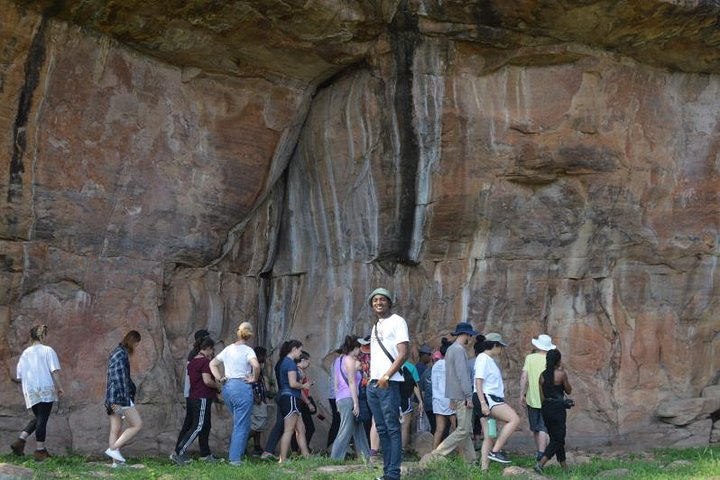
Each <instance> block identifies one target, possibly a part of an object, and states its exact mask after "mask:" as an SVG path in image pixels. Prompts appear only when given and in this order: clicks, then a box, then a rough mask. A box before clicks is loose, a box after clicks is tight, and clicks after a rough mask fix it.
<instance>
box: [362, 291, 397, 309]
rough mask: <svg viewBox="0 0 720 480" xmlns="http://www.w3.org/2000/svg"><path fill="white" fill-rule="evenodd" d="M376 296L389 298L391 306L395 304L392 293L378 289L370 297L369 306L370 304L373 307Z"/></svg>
mask: <svg viewBox="0 0 720 480" xmlns="http://www.w3.org/2000/svg"><path fill="white" fill-rule="evenodd" d="M375 295H382V296H383V297H385V298H387V299H388V300H389V301H390V305H392V304H393V298H392V293H390V292H389V291H388V290H387V289H385V288H376V289H375V290H373V291H372V293H371V294H370V296H369V297H368V304H370V306H371V307H372V299H373V297H374V296H375Z"/></svg>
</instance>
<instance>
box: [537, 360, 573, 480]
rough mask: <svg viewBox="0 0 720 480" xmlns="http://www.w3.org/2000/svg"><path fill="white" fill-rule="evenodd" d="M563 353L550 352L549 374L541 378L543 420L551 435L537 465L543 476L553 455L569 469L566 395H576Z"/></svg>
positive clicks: (564, 467)
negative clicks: (562, 359)
mask: <svg viewBox="0 0 720 480" xmlns="http://www.w3.org/2000/svg"><path fill="white" fill-rule="evenodd" d="M561 358H562V357H561V355H560V351H559V350H557V349H555V350H550V351H549V352H548V353H547V357H546V362H547V363H546V367H545V371H544V372H543V373H542V375H540V398H541V399H542V416H543V421H544V422H545V426H546V427H547V429H548V434H549V435H550V444H549V445H548V446H547V448H546V449H545V453H544V454H543V456H542V458H540V461H539V462H538V463H536V464H535V471H536V472H538V473H542V472H543V467H544V466H545V464H546V463H547V462H548V461H550V459H551V458H552V457H553V455H555V456H557V461H558V463H560V466H562V468H563V469H567V462H566V461H565V431H566V427H565V422H566V421H567V411H566V408H565V402H564V401H563V400H564V398H565V394H566V393H567V394H570V393H572V387H571V386H570V381H569V380H568V376H567V373H566V372H565V369H564V368H563V366H562V362H561Z"/></svg>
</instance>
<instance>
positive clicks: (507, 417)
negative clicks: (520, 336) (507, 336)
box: [475, 333, 520, 470]
mask: <svg viewBox="0 0 720 480" xmlns="http://www.w3.org/2000/svg"><path fill="white" fill-rule="evenodd" d="M506 346H507V343H505V341H504V340H503V338H502V336H501V335H500V334H499V333H488V334H487V335H485V342H483V344H482V346H481V348H482V350H483V351H482V352H481V353H480V354H479V355H478V356H477V359H476V360H475V392H476V393H477V396H478V399H479V401H480V409H481V412H482V414H483V416H485V417H489V418H494V419H495V420H500V421H501V422H505V426H504V427H503V428H502V430H501V431H500V434H499V435H498V438H497V440H494V439H492V438H491V437H490V435H489V434H488V432H484V433H485V435H484V439H483V443H482V450H481V451H482V459H481V466H480V468H481V469H482V470H487V469H488V466H489V461H490V460H492V461H495V462H499V463H510V459H509V458H508V457H507V455H506V454H505V453H504V452H503V451H502V447H503V446H504V445H505V443H506V442H507V440H508V438H510V435H512V433H513V432H514V431H515V429H516V428H517V427H518V425H519V424H520V417H518V415H517V413H515V410H513V408H512V407H511V406H510V405H508V404H507V403H505V385H504V383H503V379H502V374H501V373H500V368H499V367H498V365H497V362H496V358H497V357H498V355H500V352H502V349H503V348H505V347H506ZM483 426H485V425H483Z"/></svg>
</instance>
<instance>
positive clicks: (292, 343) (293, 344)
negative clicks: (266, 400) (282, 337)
mask: <svg viewBox="0 0 720 480" xmlns="http://www.w3.org/2000/svg"><path fill="white" fill-rule="evenodd" d="M302 346H303V344H302V342H301V341H300V340H288V341H287V342H284V343H283V344H282V345H280V356H279V357H278V361H277V363H275V380H277V384H278V387H279V386H280V364H281V363H282V361H283V360H284V359H285V357H287V354H288V353H290V352H291V351H292V349H293V348H302Z"/></svg>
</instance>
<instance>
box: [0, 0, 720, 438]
mask: <svg viewBox="0 0 720 480" xmlns="http://www.w3.org/2000/svg"><path fill="white" fill-rule="evenodd" d="M166 3H167V2H163V3H162V5H161V4H160V3H154V2H121V4H118V3H113V2H110V3H108V2H100V1H99V0H97V1H94V0H93V1H84V2H76V1H67V2H61V3H55V2H47V1H21V0H18V1H16V2H14V3H9V1H8V0H0V7H2V10H3V11H4V12H7V13H5V14H4V15H3V16H2V17H0V39H1V40H0V45H2V49H1V50H0V125H2V131H3V132H5V133H4V134H3V135H2V137H0V151H2V152H3V153H2V155H1V156H0V161H1V162H2V169H1V170H0V180H1V184H2V191H0V194H1V195H2V198H3V202H2V203H0V210H1V213H2V215H1V216H0V259H2V262H1V263H0V265H1V267H0V279H1V281H2V285H3V287H4V288H2V289H1V290H2V291H1V292H0V329H1V331H2V338H3V340H2V341H1V342H0V354H1V355H0V365H2V368H3V369H4V371H5V372H6V375H5V376H4V378H5V380H3V381H2V382H3V383H2V388H0V430H2V431H3V432H4V433H3V438H5V439H6V440H7V439H10V438H11V435H14V434H15V432H16V431H17V430H19V429H20V428H21V426H22V424H23V422H24V420H25V418H24V417H23V415H24V414H23V413H22V412H23V411H24V405H23V403H22V396H21V395H20V394H19V392H18V390H17V387H15V386H14V385H13V384H11V383H10V381H9V378H10V376H11V375H14V368H15V365H16V362H17V358H18V356H19V354H20V353H21V352H22V349H23V348H24V347H25V345H26V340H27V332H28V330H29V328H30V326H31V325H33V324H36V323H47V324H48V325H49V329H50V332H49V337H48V343H49V344H50V345H52V346H54V347H55V348H56V350H57V352H58V354H59V356H60V358H61V362H62V365H63V374H64V378H65V383H66V385H67V387H66V390H67V397H66V398H65V399H63V401H62V402H61V403H60V407H59V408H60V409H59V411H58V413H57V414H55V415H54V416H53V417H52V419H51V425H50V432H49V435H50V438H49V440H48V441H49V444H50V445H53V444H54V445H62V446H67V447H71V448H73V449H75V450H77V451H83V452H84V451H88V452H91V451H96V450H98V449H99V448H100V447H101V446H102V445H104V443H105V435H106V433H104V432H105V430H104V429H105V428H107V427H106V425H105V424H106V423H107V420H106V418H105V414H104V412H103V409H102V408H101V403H102V398H103V395H104V385H105V373H104V368H105V367H104V366H105V361H106V358H107V355H108V353H109V352H110V350H111V349H112V348H113V347H114V345H115V344H116V343H117V342H118V341H119V340H120V338H121V337H122V335H123V334H124V332H125V331H126V330H128V329H131V328H136V329H138V330H140V331H141V333H142V335H143V342H142V344H141V347H140V349H139V351H138V354H137V355H136V356H135V358H134V359H133V371H134V376H135V378H136V383H138V385H139V387H140V393H139V399H138V400H139V403H140V405H141V413H142V415H143V419H144V421H145V428H144V430H143V432H142V434H141V438H140V439H139V441H137V442H136V443H135V445H136V447H135V448H136V449H137V450H138V451H159V452H164V451H166V450H169V448H170V445H172V444H173V443H174V440H175V435H176V434H177V431H178V429H179V420H178V419H177V417H178V415H181V414H182V409H181V403H180V399H181V394H180V393H179V392H180V387H179V385H180V383H181V372H182V368H183V365H184V360H183V359H184V356H185V355H186V353H187V349H188V343H189V341H190V339H191V336H192V333H193V332H194V330H196V329H197V328H201V327H207V328H208V329H210V330H211V331H212V332H213V333H214V334H215V335H216V336H217V337H219V338H221V339H224V340H225V341H226V342H230V341H232V340H233V338H232V334H233V332H234V331H235V328H236V326H237V324H238V323H239V322H241V321H244V320H250V321H251V322H253V323H254V324H255V325H256V327H257V330H258V343H261V344H264V345H266V346H267V347H269V348H270V349H275V348H277V347H278V345H279V344H280V343H281V342H282V341H283V340H285V339H289V338H299V339H301V340H302V341H303V342H304V344H305V346H306V349H308V350H309V351H310V352H311V353H312V354H313V357H314V362H315V363H314V365H313V367H312V369H311V374H312V375H314V377H315V381H316V383H317V384H318V385H320V388H319V389H318V391H317V392H316V396H318V397H323V392H324V388H323V387H324V383H325V378H324V377H325V373H324V370H323V368H322V359H323V358H324V357H325V355H326V354H328V353H329V352H330V351H331V350H332V349H333V348H335V347H336V346H337V345H338V344H339V343H340V342H341V340H342V338H343V337H344V335H346V334H350V333H357V334H364V333H366V332H369V329H370V326H371V322H372V318H371V314H370V311H369V309H368V308H367V303H366V295H367V293H368V292H369V291H370V290H371V289H372V288H374V287H376V286H381V285H382V286H387V287H388V288H390V289H391V290H393V291H394V292H395V294H396V296H397V299H396V300H397V302H396V310H397V311H398V312H399V313H400V314H402V315H403V316H404V317H405V318H406V319H407V320H408V323H409V326H410V329H411V335H412V340H413V344H414V345H419V344H420V343H422V342H428V343H431V344H433V345H437V344H438V343H439V337H440V336H442V335H447V334H448V333H449V331H450V329H451V327H452V326H453V325H454V324H455V323H457V322H459V321H470V322H473V324H474V325H475V326H476V327H477V328H479V329H480V330H481V331H484V332H488V331H500V332H502V334H503V335H504V336H506V337H508V338H510V339H511V342H512V344H511V346H510V348H508V349H507V356H506V358H504V359H503V365H502V367H503V372H504V374H505V377H506V385H507V389H508V392H507V396H508V397H509V398H510V399H511V401H514V400H516V399H517V397H518V390H519V386H518V381H519V375H520V369H521V367H522V361H523V357H524V355H525V354H527V353H528V352H529V351H530V348H531V345H530V342H529V340H530V338H531V337H533V336H537V334H539V333H542V332H547V333H550V334H551V335H552V336H553V337H554V339H555V341H556V343H557V344H558V346H559V348H560V350H561V351H562V352H563V355H564V359H565V362H566V364H567V366H568V369H569V372H570V375H571V379H572V381H573V383H574V386H575V389H576V395H575V398H576V401H577V407H576V408H575V409H574V410H572V411H571V415H570V425H571V426H570V429H569V432H570V433H569V435H570V439H569V442H570V443H573V444H593V443H601V442H603V443H604V442H606V441H608V440H611V441H614V442H617V441H619V440H626V441H630V442H637V441H639V440H647V441H652V442H653V445H697V444H700V445H702V444H707V443H708V442H709V441H710V438H711V429H712V426H713V420H715V421H717V418H718V412H717V402H716V401H715V400H714V399H715V398H716V395H714V394H713V393H712V392H716V390H717V389H712V388H711V389H706V387H708V386H712V385H716V384H717V383H718V381H719V380H720V373H719V372H720V364H719V363H718V362H719V361H720V355H719V354H718V352H719V351H720V336H719V335H718V332H719V331H720V321H719V320H718V314H719V313H720V294H719V292H720V289H719V288H718V285H720V270H719V269H718V267H717V263H718V257H720V234H719V231H718V229H719V226H720V209H718V204H719V201H720V116H718V112H720V76H718V72H719V70H720V54H719V53H718V50H717V48H716V46H715V45H717V42H718V41H720V28H718V26H717V23H716V19H717V16H718V13H720V7H718V6H717V5H716V2H703V1H680V0H677V1H673V2H666V1H649V0H645V1H638V2H632V4H633V6H632V7H630V6H622V5H624V3H623V2H621V3H618V2H610V1H585V2H573V3H579V4H580V5H579V6H577V5H575V6H569V5H565V2H549V1H537V0H535V1H531V0H517V1H512V2H510V1H503V2H499V1H492V0H490V1H483V2H472V3H471V2H465V1H460V0H457V1H450V0H445V1H442V2H440V1H432V0H424V1H423V0H416V1H399V0H395V1H391V0H386V1H377V2H364V1H347V2H337V1H334V0H327V1H319V2H273V1H244V2H229V3H222V2H220V3H218V2H207V1H201V0H198V1H190V2H177V5H175V6H171V7H172V8H169V7H167V5H166ZM163 5H164V7H163ZM218 5H220V6H218ZM168 11H169V12H170V13H168ZM704 389H705V392H706V393H704V394H702V392H703V390H704ZM175 392H178V393H175ZM707 392H711V393H707ZM701 394H702V397H701ZM708 398H710V399H709V400H708ZM515 405H516V407H517V406H519V405H518V402H517V401H516V402H515ZM216 418H217V420H216V421H215V422H214V429H213V430H214V441H215V442H217V443H218V444H219V445H222V444H224V442H225V440H226V439H227V435H228V431H229V425H228V422H227V421H226V420H227V415H225V414H224V412H219V413H218V417H216ZM523 427H524V425H523ZM524 428H525V427H524ZM716 430H717V425H716ZM99 431H102V433H100V434H99V433H98V432H99ZM516 437H518V438H517V439H516V441H518V440H520V439H521V438H522V437H526V438H525V439H526V440H529V435H528V434H527V432H525V435H523V434H518V435H516ZM714 438H715V439H717V435H715V436H714ZM6 443H9V440H8V442H6ZM60 448H61V447H57V449H60ZM103 448H104V447H103ZM130 450H132V449H130Z"/></svg>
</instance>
